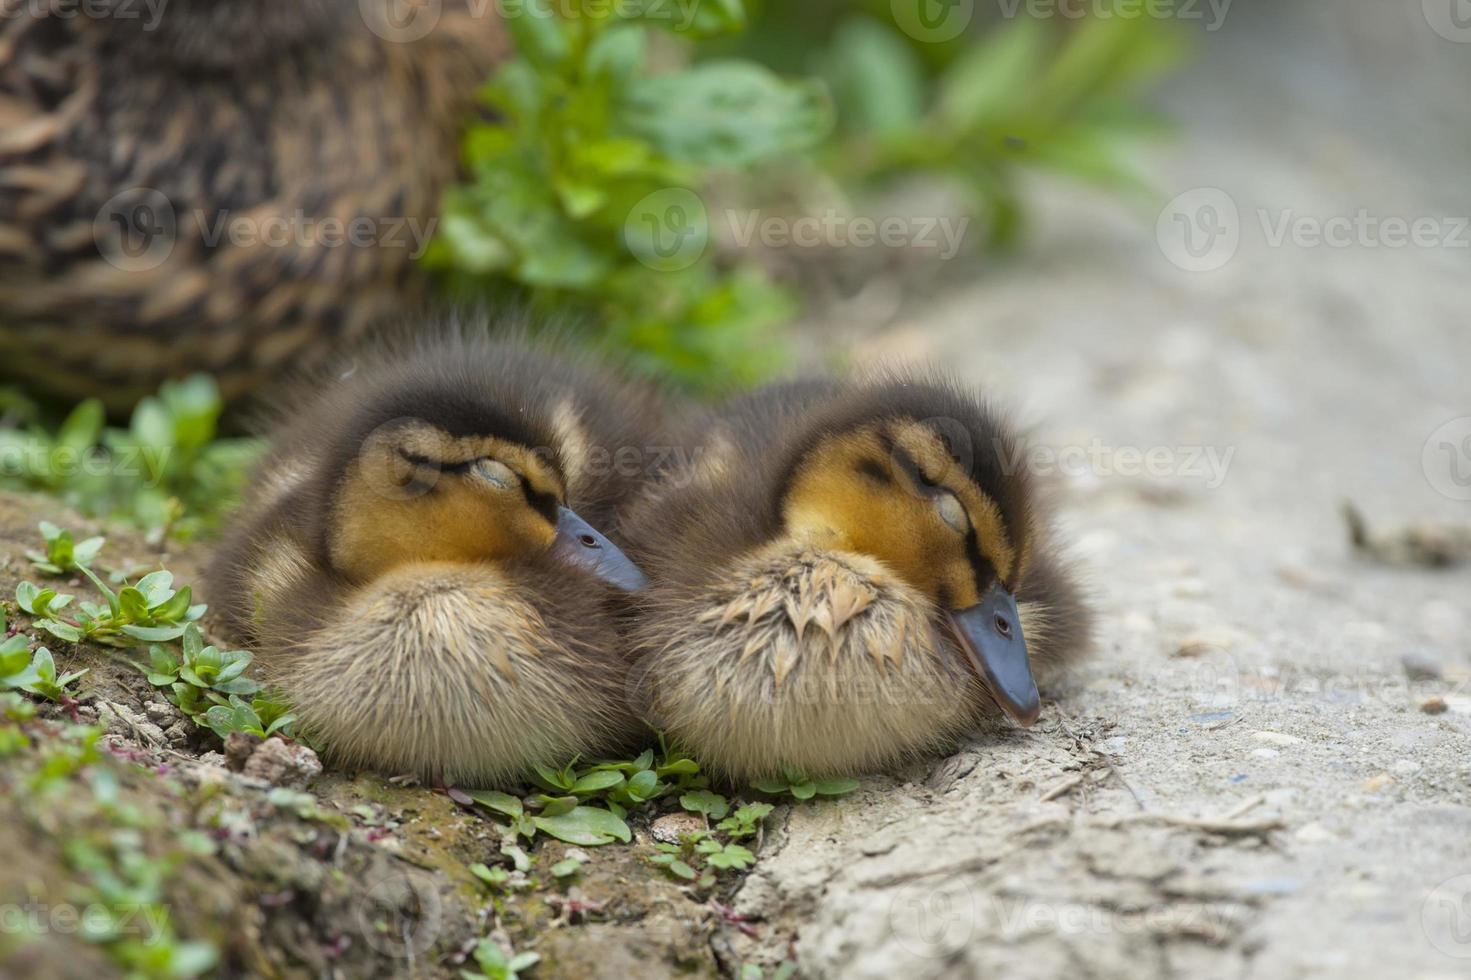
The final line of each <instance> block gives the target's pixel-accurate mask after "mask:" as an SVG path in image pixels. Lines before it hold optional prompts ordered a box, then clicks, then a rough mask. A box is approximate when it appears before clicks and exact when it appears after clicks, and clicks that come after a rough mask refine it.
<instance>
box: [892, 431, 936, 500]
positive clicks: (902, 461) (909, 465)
mask: <svg viewBox="0 0 1471 980" xmlns="http://www.w3.org/2000/svg"><path fill="white" fill-rule="evenodd" d="M889 455H890V456H891V457H893V460H894V462H895V463H898V464H899V469H900V470H901V471H903V473H904V475H905V476H906V477H908V478H909V481H910V482H911V483H912V484H913V485H914V489H915V490H916V491H918V492H919V493H922V494H925V495H926V496H931V497H932V496H934V495H935V494H938V493H943V492H945V488H944V487H941V486H938V485H936V484H934V483H931V482H930V481H929V479H928V478H926V477H925V475H924V471H923V470H921V469H920V468H919V464H918V463H916V462H915V461H914V457H913V456H911V455H909V453H907V452H905V451H904V450H903V449H901V448H900V447H899V446H896V445H894V444H893V443H889Z"/></svg>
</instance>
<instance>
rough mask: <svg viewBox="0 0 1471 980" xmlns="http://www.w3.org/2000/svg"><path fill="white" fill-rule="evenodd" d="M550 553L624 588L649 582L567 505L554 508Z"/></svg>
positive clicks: (634, 590)
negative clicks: (555, 531) (555, 510)
mask: <svg viewBox="0 0 1471 980" xmlns="http://www.w3.org/2000/svg"><path fill="white" fill-rule="evenodd" d="M552 554H554V555H556V556H557V557H559V558H561V559H563V560H564V561H568V562H571V563H572V564H574V565H576V566H578V567H579V568H585V569H587V570H588V571H589V572H591V573H593V574H594V575H596V576H597V577H598V578H600V579H602V580H603V581H604V582H607V583H608V584H609V585H611V586H613V587H614V588H617V589H622V590H623V591H624V592H637V591H638V590H639V589H641V588H643V587H644V586H645V585H648V584H649V580H648V578H646V577H645V576H644V573H643V572H641V571H639V569H638V566H637V565H635V564H634V563H633V562H631V561H629V560H628V556H627V555H625V554H624V553H623V552H621V551H619V550H618V546H617V545H615V544H614V543H613V542H611V541H609V540H608V539H607V538H605V537H603V536H602V535H601V534H599V533H598V532H597V531H596V530H595V529H594V528H593V526H592V525H591V524H589V523H588V522H587V521H584V520H583V519H582V518H580V517H578V516H577V513H576V512H575V511H573V510H572V509H571V508H569V507H560V508H558V509H557V536H556V537H555V538H554V539H553V540H552Z"/></svg>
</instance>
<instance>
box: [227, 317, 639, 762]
mask: <svg viewBox="0 0 1471 980" xmlns="http://www.w3.org/2000/svg"><path fill="white" fill-rule="evenodd" d="M655 414H656V409H655V406H654V404H653V402H651V401H650V400H649V399H648V398H646V397H645V396H643V395H642V394H640V393H639V392H637V391H635V390H633V389H631V388H627V387H625V386H622V385H620V384H619V383H617V382H613V381H609V380H606V379H604V378H602V377H600V376H597V375H595V374H593V373H591V372H589V371H587V370H585V369H583V368H581V367H578V366H576V365H573V364H568V363H565V362H563V361H560V360H557V359H554V358H551V357H549V356H547V355H544V354H541V353H538V352H536V351H533V350H529V349H524V348H521V347H517V346H514V345H507V344H497V343H492V342H490V341H488V340H485V339H484V338H478V337H474V336H470V337H467V336H464V335H461V334H458V333H455V334H448V335H445V336H441V337H439V338H437V339H434V340H432V341H426V342H421V343H416V344H412V345H410V346H409V347H408V348H407V349H395V350H389V351H385V352H383V353H381V354H379V355H377V356H374V357H371V358H369V359H368V360H367V362H366V363H362V364H359V365H358V368H357V370H355V371H353V372H352V373H351V375H350V376H349V377H347V378H345V379H342V380H339V381H337V382H335V383H331V384H329V385H327V386H326V387H325V389H322V390H318V391H317V392H316V393H314V394H312V395H310V396H309V397H307V398H306V399H305V400H304V401H303V402H302V403H301V404H300V405H298V406H296V407H295V408H294V409H293V410H292V411H291V413H290V417H291V421H290V422H288V424H286V425H285V426H283V427H282V428H281V429H280V430H278V432H277V433H276V435H275V438H274V444H273V451H272V453H271V454H270V456H269V457H268V458H267V460H266V462H265V464H264V465H263V466H262V468H261V471H260V473H259V474H258V475H257V477H256V480H255V482H254V484H253V486H252V488H251V491H250V493H249V494H248V497H247V502H246V504H245V506H244V508H243V509H242V512H241V514H240V517H239V519H238V521H237V523H236V525H235V526H234V527H233V528H232V529H231V531H230V533H229V535H228V538H227V541H226V547H225V548H224V549H223V550H222V552H221V554H220V557H219V558H218V560H217V561H216V564H215V566H214V568H213V569H212V570H211V574H210V579H211V583H212V586H213V588H212V592H213V595H214V596H215V597H216V598H215V601H216V604H217V608H223V610H224V614H225V618H226V625H227V626H228V627H231V628H233V629H234V630H235V631H236V632H237V633H239V634H241V635H242V637H243V638H244V639H246V640H247V641H249V642H251V643H252V644H253V645H254V646H255V647H256V649H257V650H258V651H259V654H258V656H259V659H260V661H261V662H262V663H263V664H264V665H265V667H266V671H267V673H268V675H269V677H270V679H271V680H273V681H274V682H275V683H276V684H277V685H279V686H280V687H281V688H282V689H283V690H284V692H285V693H286V695H287V696H288V698H289V699H290V700H291V702H292V704H293V707H294V710H295V711H296V713H297V716H298V718H299V719H300V722H301V724H302V726H303V728H304V730H305V731H306V732H307V733H308V734H310V735H312V736H314V737H315V738H316V739H317V740H318V741H319V742H320V743H321V744H322V746H323V748H324V749H325V751H326V752H327V754H328V756H329V758H331V759H332V760H334V761H336V762H337V763H338V764H341V765H346V766H359V767H366V768H373V769H377V770H380V771H385V772H389V773H413V774H416V775H418V776H420V777H421V778H423V779H425V780H430V781H438V782H447V783H459V784H463V785H488V784H492V783H495V782H498V781H502V780H506V779H515V778H518V777H520V776H522V775H524V774H525V773H526V772H527V771H528V770H529V769H530V768H531V767H533V766H535V765H561V764H564V763H565V762H566V760H567V759H569V758H571V757H572V756H574V755H577V754H579V753H580V754H583V755H595V754H601V753H607V752H613V751H616V750H617V749H619V748H620V747H622V745H623V744H624V742H626V741H627V740H628V739H629V738H630V736H632V735H633V734H634V733H636V732H637V731H638V730H639V722H638V719H637V718H636V716H635V715H634V713H633V711H632V709H631V708H630V706H629V705H628V704H627V701H626V698H625V695H624V687H625V685H624V681H625V677H624V669H625V660H624V657H623V649H622V647H621V643H620V638H619V633H618V629H617V616H618V602H617V600H618V597H619V596H620V595H621V594H622V593H623V592H625V591H627V590H631V589H635V588H638V587H639V586H640V585H642V584H643V581H644V579H643V576H642V574H641V573H640V572H639V570H638V569H637V568H635V567H634V566H633V564H632V563H631V562H630V561H629V559H628V558H627V557H626V556H625V555H624V553H623V551H622V550H621V549H620V548H619V547H618V545H617V544H616V543H615V542H614V540H612V539H611V538H610V537H608V536H606V535H605V534H604V533H603V531H602V530H600V528H610V527H611V526H612V518H613V510H614V505H615V503H616V502H617V501H619V500H622V499H625V498H626V497H628V496H631V495H632V494H633V493H634V492H635V491H636V490H637V488H638V486H639V485H640V481H641V479H642V474H641V471H639V470H638V468H624V469H622V470H605V468H602V467H599V466H597V465H594V461H595V460H596V459H597V458H599V454H601V453H605V452H606V453H612V452H615V451H617V450H619V449H620V448H625V447H648V446H653V445H654V444H655V442H656V441H657V440H655V439H654V438H653V437H652V435H651V425H652V422H651V420H652V419H653V418H654V416H655ZM221 600H223V601H221Z"/></svg>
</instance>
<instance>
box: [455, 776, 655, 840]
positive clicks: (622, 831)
mask: <svg viewBox="0 0 1471 980" xmlns="http://www.w3.org/2000/svg"><path fill="white" fill-rule="evenodd" d="M465 796H467V797H468V798H469V799H470V800H472V801H473V802H475V803H477V804H479V805H480V806H483V807H485V808H486V809H488V810H491V811H493V812H495V813H499V814H501V815H502V816H504V817H508V818H509V819H510V822H511V824H510V825H511V829H512V830H513V831H515V832H516V833H517V834H519V835H521V836H522V837H525V838H526V839H527V840H531V839H533V838H534V837H535V836H536V834H537V832H538V831H540V832H542V833H544V834H548V835H550V836H552V837H555V838H557V839H558V840H561V841H566V842H567V843H569V844H581V845H583V846H586V847H597V846H600V845H602V844H611V843H612V842H613V841H615V840H616V841H622V842H623V843H625V844H626V843H628V842H629V841H630V840H632V839H633V832H632V831H630V830H629V829H628V824H626V823H624V822H623V819H622V818H621V817H619V816H618V815H617V814H615V813H613V812H612V811H610V810H605V809H603V808H602V807H597V806H585V805H583V804H581V803H579V802H578V800H577V797H575V796H564V797H547V796H542V797H539V798H537V799H535V800H533V801H532V802H533V804H534V805H535V806H536V807H537V809H535V810H531V809H529V808H528V806H527V804H526V803H525V802H523V801H522V800H521V799H520V798H518V797H515V796H512V795H511V794H509V793H501V792H497V791H495V790H475V791H469V792H465Z"/></svg>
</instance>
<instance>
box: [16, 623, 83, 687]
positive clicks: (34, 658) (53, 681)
mask: <svg viewBox="0 0 1471 980" xmlns="http://www.w3.org/2000/svg"><path fill="white" fill-rule="evenodd" d="M4 625H5V621H4V616H3V614H0V630H3V628H4ZM86 673H87V671H85V670H78V671H74V672H72V673H70V674H62V675H60V676H57V673H56V661H55V660H54V659H52V656H51V651H50V650H48V649H46V648H45V647H41V648H40V649H39V650H37V651H36V652H35V653H34V654H33V653H31V644H30V641H29V640H27V639H26V637H25V636H24V635H23V634H20V633H17V634H16V635H14V636H12V637H10V638H9V639H7V640H5V641H4V642H3V643H0V685H3V686H4V687H7V688H9V689H11V690H18V691H26V692H27V693H30V694H34V695H36V696H37V697H42V698H45V699H46V700H48V701H59V702H63V703H65V702H67V701H70V700H72V693H73V692H72V691H71V690H70V687H71V685H72V684H74V683H75V682H76V681H77V679H78V678H80V677H82V676H84V675H85V674H86Z"/></svg>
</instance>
